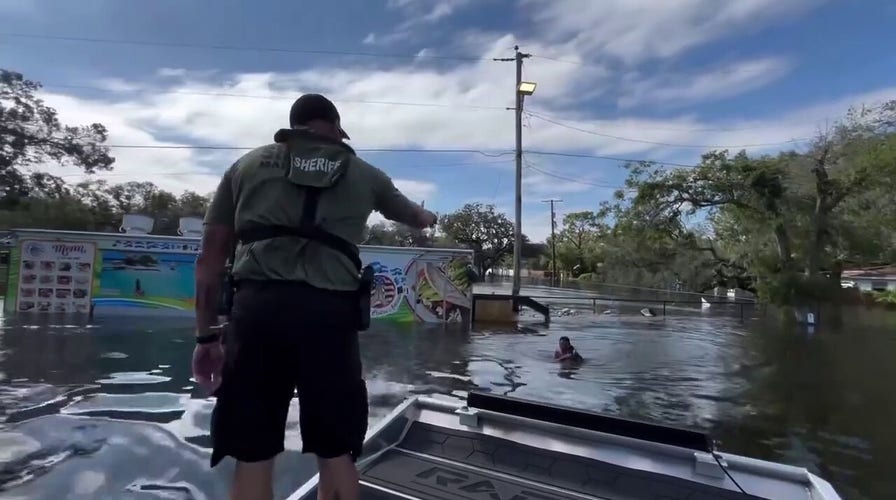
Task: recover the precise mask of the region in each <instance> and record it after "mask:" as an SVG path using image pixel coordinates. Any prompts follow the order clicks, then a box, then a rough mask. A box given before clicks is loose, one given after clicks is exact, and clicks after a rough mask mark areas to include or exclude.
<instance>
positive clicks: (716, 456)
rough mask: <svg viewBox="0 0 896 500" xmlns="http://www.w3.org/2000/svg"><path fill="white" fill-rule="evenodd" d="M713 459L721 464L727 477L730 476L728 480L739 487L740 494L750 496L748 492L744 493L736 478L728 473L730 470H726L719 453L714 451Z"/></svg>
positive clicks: (720, 466)
mask: <svg viewBox="0 0 896 500" xmlns="http://www.w3.org/2000/svg"><path fill="white" fill-rule="evenodd" d="M712 458H714V459H716V463H717V464H719V468H720V469H722V472H724V473H725V475H726V476H728V479H730V480H731V482H732V483H734V486H737V489H739V490H740V492H741V493H743V494H744V495H749V493H747V492H746V491H744V489H743V488H741V486H740V484H739V483H738V482H737V479H734V477H733V476H732V475H731V473H730V472H728V469H726V468H725V466H724V465H722V461H721V460H720V459H719V454H718V452H716V451H713V452H712Z"/></svg>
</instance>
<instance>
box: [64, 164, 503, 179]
mask: <svg viewBox="0 0 896 500" xmlns="http://www.w3.org/2000/svg"><path fill="white" fill-rule="evenodd" d="M511 161H513V160H497V161H469V162H457V163H439V164H435V165H430V164H426V163H423V164H420V165H417V166H419V167H425V168H446V167H462V166H479V165H497V164H500V163H509V162H511ZM140 174H141V175H145V176H162V175H164V176H188V175H218V173H217V172H140ZM130 175H133V174H132V173H123V172H95V173H92V174H85V173H78V174H62V175H57V176H56V177H62V178H66V177H84V178H106V177H116V176H130Z"/></svg>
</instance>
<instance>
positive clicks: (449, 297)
mask: <svg viewBox="0 0 896 500" xmlns="http://www.w3.org/2000/svg"><path fill="white" fill-rule="evenodd" d="M35 233H38V234H36V235H35V237H34V239H33V240H25V239H20V240H19V244H18V245H16V246H15V247H14V249H13V253H12V255H11V262H10V264H11V266H10V280H9V282H10V285H11V286H10V288H11V290H10V291H11V292H12V289H13V288H14V289H15V292H20V291H21V290H24V291H25V293H26V294H28V296H27V297H23V298H24V299H28V300H25V301H24V302H22V303H21V304H20V303H19V302H17V300H16V295H17V294H16V293H14V292H13V293H10V294H8V295H7V309H8V310H9V309H12V307H10V301H11V302H12V304H16V306H15V307H16V309H17V310H21V311H23V312H24V311H31V310H35V311H37V310H44V311H47V312H54V311H55V312H87V310H88V309H89V304H90V303H91V302H92V304H93V305H94V311H95V314H127V313H135V314H165V315H192V314H193V311H194V308H195V289H194V270H195V261H196V255H197V254H198V252H199V244H198V242H197V241H193V240H185V239H177V238H167V239H165V238H152V237H145V236H133V237H128V236H120V235H101V234H89V233H68V234H66V240H67V241H59V240H58V239H57V240H56V241H52V240H49V238H51V237H53V236H56V234H54V233H53V232H51V231H46V232H35ZM24 237H25V236H21V237H20V238H24ZM29 237H30V235H29ZM40 238H44V239H43V240H42V241H41V239H40ZM57 238H58V237H57ZM75 238H77V240H75ZM28 241H31V242H32V243H33V242H35V241H37V242H40V243H41V245H44V246H46V245H49V246H48V247H47V248H52V245H54V244H55V245H57V246H59V245H60V244H62V243H64V244H65V245H68V246H77V247H78V248H83V249H84V253H83V254H79V257H78V258H77V260H71V259H72V257H65V258H61V260H60V257H59V256H54V257H53V259H55V260H52V262H62V263H63V264H61V265H62V268H63V269H66V271H64V272H62V271H59V269H60V267H59V265H60V264H53V266H55V267H54V269H53V270H52V272H51V271H50V270H49V266H50V265H49V264H45V266H46V271H45V272H44V271H41V269H42V268H41V266H42V265H44V264H41V262H44V260H42V258H37V257H36V258H33V259H32V258H28V259H26V258H20V254H27V252H28V248H31V247H29V246H27V244H26V243H27V242H28ZM60 248H61V247H60ZM42 255H44V254H42ZM54 255H55V254H54ZM471 257H472V254H471V253H470V252H468V251H464V250H443V249H433V250H421V249H409V248H408V249H404V248H402V249H399V248H384V247H361V260H362V261H363V262H364V263H365V264H368V263H369V264H371V265H372V266H373V267H374V271H375V278H374V288H373V291H372V292H371V308H372V311H371V314H372V316H373V318H374V319H380V320H388V321H408V322H411V321H425V322H468V321H469V319H470V310H471V305H472V304H471V302H472V278H473V276H474V275H473V274H471V267H470V261H471ZM48 258H49V257H48ZM26 262H27V263H26ZM46 262H50V261H46ZM69 263H70V264H69ZM69 265H71V266H73V267H72V269H75V270H77V271H78V273H74V272H73V271H71V270H70V269H69V268H68V266H69ZM70 271H71V272H70ZM41 273H43V274H41ZM75 274H77V275H78V276H77V277H76V276H75ZM20 276H21V278H20ZM43 276H46V277H43ZM60 276H61V278H60ZM67 276H71V278H70V279H71V280H72V282H71V283H69V285H66V286H67V287H68V288H66V286H63V285H60V284H59V283H60V281H59V280H62V281H61V282H66V279H69V278H67ZM35 280H36V281H37V282H38V283H37V285H34V284H32V283H30V282H31V281H35ZM40 280H44V281H47V280H53V283H52V285H53V287H52V288H51V287H49V286H47V287H44V288H46V289H47V290H50V292H47V290H43V291H41V287H40V286H39V285H40V283H39V282H40ZM75 280H80V281H85V280H87V282H86V283H87V284H85V283H81V282H78V283H74V281H75ZM20 281H21V283H19V282H20ZM12 284H17V285H18V286H15V287H13V286H12ZM74 284H77V285H83V286H81V287H80V288H78V287H75V286H74ZM22 287H24V288H22ZM85 287H86V288H85ZM57 288H58V289H59V290H62V291H57ZM75 288H78V290H79V291H77V292H75V291H74V290H75ZM85 289H86V290H87V292H86V293H85V292H84V290H85ZM65 290H68V291H67V292H66V291H65ZM48 293H49V294H50V296H49V297H46V298H45V299H46V300H43V301H41V300H38V299H41V298H42V297H43V296H44V295H47V294H48ZM66 293H68V294H70V295H68V296H67V295H66ZM57 294H59V297H57ZM75 295H77V297H75ZM32 299H33V300H32ZM48 301H49V304H50V305H49V306H48V305H47V304H46V302H48ZM38 302H40V304H38ZM57 304H60V305H57ZM62 304H64V305H62ZM23 308H24V309H23ZM62 309H65V311H63V310H62Z"/></svg>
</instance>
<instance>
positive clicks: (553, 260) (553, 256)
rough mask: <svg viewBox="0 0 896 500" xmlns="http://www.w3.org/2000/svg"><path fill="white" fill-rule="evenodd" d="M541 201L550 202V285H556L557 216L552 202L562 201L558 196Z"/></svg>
mask: <svg viewBox="0 0 896 500" xmlns="http://www.w3.org/2000/svg"><path fill="white" fill-rule="evenodd" d="M541 202H542V203H550V204H551V286H552V287H553V286H557V285H556V284H555V283H556V281H555V280H556V279H557V234H556V232H557V218H556V217H555V214H554V203H563V200H561V199H560V198H551V199H549V200H541Z"/></svg>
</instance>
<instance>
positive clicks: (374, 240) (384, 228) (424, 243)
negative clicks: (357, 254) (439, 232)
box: [364, 222, 441, 248]
mask: <svg viewBox="0 0 896 500" xmlns="http://www.w3.org/2000/svg"><path fill="white" fill-rule="evenodd" d="M364 243H365V244H367V245H380V246H387V247H418V248H429V247H433V246H440V245H439V243H441V241H440V240H439V239H438V238H435V237H434V235H433V233H432V232H431V231H427V230H424V231H420V230H417V229H412V228H410V227H408V226H404V225H401V224H393V223H391V222H378V223H376V224H373V225H370V226H368V227H367V237H366V238H365V241H364Z"/></svg>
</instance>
